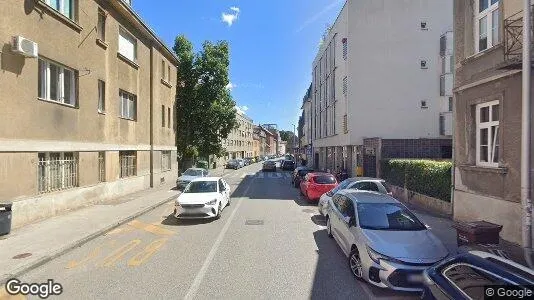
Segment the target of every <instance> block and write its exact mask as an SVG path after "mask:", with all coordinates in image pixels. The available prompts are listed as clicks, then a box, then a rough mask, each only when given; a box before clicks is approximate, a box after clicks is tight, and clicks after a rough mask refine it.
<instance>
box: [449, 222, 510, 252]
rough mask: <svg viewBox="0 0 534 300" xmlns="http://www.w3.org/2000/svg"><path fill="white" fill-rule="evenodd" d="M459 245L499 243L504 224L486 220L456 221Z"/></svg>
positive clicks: (455, 226)
mask: <svg viewBox="0 0 534 300" xmlns="http://www.w3.org/2000/svg"><path fill="white" fill-rule="evenodd" d="M452 227H453V228H455V229H456V241H457V243H458V246H463V245H469V244H499V233H500V232H501V230H502V225H498V224H493V223H490V222H486V221H475V222H455V223H454V224H453V225H452Z"/></svg>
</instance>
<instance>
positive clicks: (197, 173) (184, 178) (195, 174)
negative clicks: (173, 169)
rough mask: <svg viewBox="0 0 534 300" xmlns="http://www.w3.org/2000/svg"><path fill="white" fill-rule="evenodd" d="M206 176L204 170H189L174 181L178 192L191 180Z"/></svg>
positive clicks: (207, 173) (206, 171) (206, 173)
mask: <svg viewBox="0 0 534 300" xmlns="http://www.w3.org/2000/svg"><path fill="white" fill-rule="evenodd" d="M207 176H209V172H208V170H206V169H201V168H189V169H187V170H185V172H183V173H182V174H181V175H180V177H178V179H176V187H178V189H180V190H181V189H184V188H185V187H186V186H187V185H188V184H189V182H191V181H192V180H193V179H196V178H199V177H207Z"/></svg>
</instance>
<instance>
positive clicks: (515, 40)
mask: <svg viewBox="0 0 534 300" xmlns="http://www.w3.org/2000/svg"><path fill="white" fill-rule="evenodd" d="M533 7H534V5H533ZM531 10H532V8H531ZM531 16H532V15H531ZM531 19H532V17H531ZM530 24H531V28H530V34H531V36H532V20H531V23H530ZM530 47H531V48H532V43H531V45H530ZM522 53H523V11H519V12H517V13H515V14H513V15H511V16H510V17H508V18H506V19H505V20H504V60H505V61H506V62H507V63H509V64H513V63H520V62H521V60H522Z"/></svg>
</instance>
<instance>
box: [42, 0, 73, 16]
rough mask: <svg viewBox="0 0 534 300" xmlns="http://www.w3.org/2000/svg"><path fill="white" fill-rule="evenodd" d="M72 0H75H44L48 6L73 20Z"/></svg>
mask: <svg viewBox="0 0 534 300" xmlns="http://www.w3.org/2000/svg"><path fill="white" fill-rule="evenodd" d="M74 1H76V0H44V2H45V3H46V4H48V6H50V7H52V8H53V9H55V10H57V11H58V12H59V13H60V14H62V15H64V16H65V17H67V18H69V19H71V20H74V17H75V16H74V4H75V3H74Z"/></svg>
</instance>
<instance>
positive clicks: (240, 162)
mask: <svg viewBox="0 0 534 300" xmlns="http://www.w3.org/2000/svg"><path fill="white" fill-rule="evenodd" d="M236 160H237V162H238V163H239V168H243V167H244V166H245V161H244V160H243V159H242V158H238V159H236Z"/></svg>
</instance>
